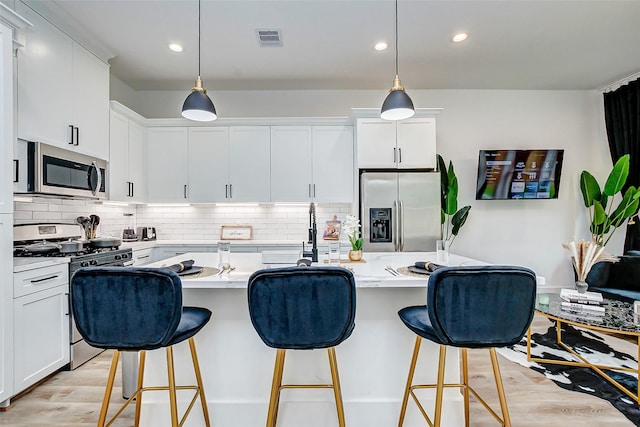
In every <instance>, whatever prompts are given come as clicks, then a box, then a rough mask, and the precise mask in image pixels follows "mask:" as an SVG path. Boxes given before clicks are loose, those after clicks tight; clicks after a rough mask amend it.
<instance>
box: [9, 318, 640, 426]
mask: <svg viewBox="0 0 640 427" xmlns="http://www.w3.org/2000/svg"><path fill="white" fill-rule="evenodd" d="M548 325H549V322H548V321H546V320H544V319H541V318H538V317H537V316H536V320H535V321H534V330H536V331H539V330H542V329H544V328H546V327H547V326H548ZM632 354H633V353H632ZM499 359H500V367H501V371H502V376H503V381H504V387H505V391H506V394H507V401H508V403H509V412H510V414H511V422H512V424H513V426H514V427H541V426H544V427H566V426H581V427H605V426H606V427H622V426H625V427H628V426H633V423H632V422H630V421H629V420H628V419H627V418H625V417H624V416H623V415H622V414H620V412H618V411H617V410H616V409H614V408H613V406H611V404H609V402H607V401H606V400H602V399H598V398H596V397H592V396H589V395H587V394H584V393H576V392H571V391H566V390H563V389H561V388H560V387H558V386H556V385H555V384H554V383H553V382H552V381H550V380H548V379H546V378H545V377H544V376H542V375H540V374H538V373H536V372H534V371H533V370H531V369H528V368H523V367H521V366H519V365H517V364H515V363H513V362H511V361H509V360H507V359H504V358H503V357H502V356H499ZM110 360H111V352H105V353H103V354H101V355H100V356H98V357H96V358H95V359H93V360H92V361H90V362H88V363H87V364H85V365H83V366H82V367H80V368H79V369H77V370H75V371H71V372H60V373H58V374H57V375H55V376H54V377H52V378H51V379H49V380H48V381H47V382H45V383H44V384H42V385H40V386H39V387H37V388H36V389H35V390H33V391H31V392H30V393H29V394H27V395H25V396H23V397H22V398H20V399H18V400H15V401H14V402H13V403H14V407H13V408H11V409H10V410H9V411H7V412H0V425H3V426H16V427H17V426H20V427H38V426H92V425H95V424H96V421H97V418H98V413H99V410H100V403H101V400H102V395H103V392H104V384H105V381H106V377H107V373H108V370H109V364H110ZM469 363H470V375H471V381H472V385H473V386H474V387H475V388H476V390H478V391H479V392H480V393H481V394H482V395H485V396H487V397H488V399H487V400H488V401H489V402H490V403H491V404H496V405H497V396H496V393H495V386H493V377H492V374H491V363H490V360H489V356H488V352H487V351H486V350H470V351H469ZM119 383H120V379H119V378H118V379H117V380H116V385H119ZM120 394H121V393H120V390H119V389H114V393H113V398H112V400H113V402H114V403H115V402H118V401H119V400H120V398H119V397H120ZM471 405H472V412H471V426H473V427H484V426H487V427H493V426H497V423H496V422H495V420H494V419H493V418H492V417H491V416H490V415H489V414H488V413H486V412H485V411H484V408H483V407H482V406H481V405H480V404H479V403H477V402H476V401H474V399H473V398H472V399H471ZM114 407H115V406H114ZM496 408H497V406H496ZM212 409H213V410H215V408H212ZM409 410H416V409H415V406H412V404H411V403H410V406H409ZM132 414H133V407H131V408H127V410H126V412H125V413H124V414H123V416H124V418H121V419H119V420H118V421H117V422H116V423H114V426H131V425H133V420H132ZM265 416H266V414H265ZM425 426H426V423H425ZM216 427H240V426H216ZM256 427H259V426H256ZM350 427H370V426H350ZM389 427H393V426H389Z"/></svg>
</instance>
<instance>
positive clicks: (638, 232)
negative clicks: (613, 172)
mask: <svg viewBox="0 0 640 427" xmlns="http://www.w3.org/2000/svg"><path fill="white" fill-rule="evenodd" d="M604 119H605V124H606V127H607V137H608V139H609V150H610V151H611V159H612V160H613V163H615V162H616V161H617V160H618V159H619V158H620V157H622V156H623V155H625V154H629V155H630V156H631V164H630V166H629V178H628V179H627V184H626V185H627V186H630V185H633V186H634V187H638V186H640V79H638V80H634V81H632V82H631V83H629V84H626V85H624V86H621V87H620V88H618V89H616V90H615V91H613V92H608V93H605V94H604ZM638 249H640V219H635V224H633V225H629V226H627V237H626V239H625V243H624V252H625V253H626V252H627V251H629V250H638Z"/></svg>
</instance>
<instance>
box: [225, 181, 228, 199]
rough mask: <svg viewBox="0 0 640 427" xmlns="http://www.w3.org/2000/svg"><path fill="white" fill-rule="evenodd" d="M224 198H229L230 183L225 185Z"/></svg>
mask: <svg viewBox="0 0 640 427" xmlns="http://www.w3.org/2000/svg"><path fill="white" fill-rule="evenodd" d="M224 198H225V199H228V198H229V184H225V185H224Z"/></svg>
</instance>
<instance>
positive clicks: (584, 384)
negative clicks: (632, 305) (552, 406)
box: [497, 325, 640, 425]
mask: <svg viewBox="0 0 640 427" xmlns="http://www.w3.org/2000/svg"><path fill="white" fill-rule="evenodd" d="M531 337H532V343H531V355H532V356H533V357H540V358H545V359H556V360H574V361H575V360H576V359H574V358H573V357H572V356H571V355H570V354H569V353H568V352H567V351H566V350H564V349H563V348H562V347H560V346H559V345H558V344H556V332H555V328H554V327H553V326H551V327H549V329H548V330H547V332H546V333H544V334H540V333H533V334H532V335H531ZM562 340H563V342H564V343H565V344H567V345H569V346H570V347H572V348H573V349H574V350H575V351H576V352H577V353H579V354H581V355H583V357H585V358H586V359H587V360H589V361H591V362H592V363H599V364H603V365H613V366H624V367H630V368H634V369H635V368H636V367H637V366H638V365H637V362H636V360H635V358H633V357H632V356H629V355H628V354H625V353H622V352H620V351H617V350H616V349H614V348H612V347H611V346H610V345H609V342H611V343H612V344H615V342H616V341H619V342H620V343H622V344H623V345H622V347H627V348H628V347H629V345H631V344H630V343H628V342H625V341H622V340H620V339H617V338H611V337H606V338H604V337H603V336H602V335H600V334H595V333H592V332H590V331H587V330H578V329H575V328H573V327H571V326H569V325H565V326H564V327H563V332H562ZM633 348H635V346H633ZM497 351H498V352H499V353H500V354H501V355H503V356H504V357H506V358H507V359H509V360H511V361H513V362H515V363H518V364H519V365H522V366H525V367H528V368H531V369H533V370H535V371H537V372H540V373H541V374H544V375H545V376H546V377H547V378H549V379H551V380H553V381H554V382H555V383H556V384H557V385H558V386H560V387H562V388H564V389H566V390H572V391H578V392H581V393H587V394H591V395H593V396H597V397H599V398H601V399H606V400H608V401H609V402H611V404H612V405H613V406H614V407H615V408H616V409H617V410H619V411H620V412H622V413H623V414H624V415H625V416H626V417H627V418H628V419H629V420H631V421H633V422H634V423H635V425H640V406H638V404H636V403H635V401H634V400H633V399H631V398H629V397H628V396H627V395H626V394H624V393H623V392H621V391H620V390H618V389H617V388H616V387H615V386H613V385H612V384H611V383H609V382H608V381H607V380H605V379H604V378H602V377H601V376H600V375H598V374H597V373H596V372H594V371H593V370H592V369H590V368H583V367H576V366H567V365H555V364H550V363H535V362H529V361H527V337H526V336H525V337H524V338H523V339H522V341H520V343H518V344H516V345H514V346H511V347H505V348H501V349H498V350H497ZM605 372H607V374H608V375H610V376H611V377H612V378H614V379H616V380H617V381H618V382H620V383H622V384H624V385H625V386H626V387H627V388H628V389H629V390H631V391H632V392H634V393H636V392H637V388H638V379H637V377H636V376H635V375H633V374H631V373H626V372H619V371H611V370H605Z"/></svg>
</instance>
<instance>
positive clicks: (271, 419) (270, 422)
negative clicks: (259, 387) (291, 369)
mask: <svg viewBox="0 0 640 427" xmlns="http://www.w3.org/2000/svg"><path fill="white" fill-rule="evenodd" d="M286 352H287V351H286V350H284V349H280V348H279V349H277V350H276V362H275V366H274V367H273V381H272V383H271V397H270V398H269V413H268V414H267V427H275V425H276V419H277V417H278V405H279V404H280V388H281V386H282V372H283V370H284V357H285V355H286Z"/></svg>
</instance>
